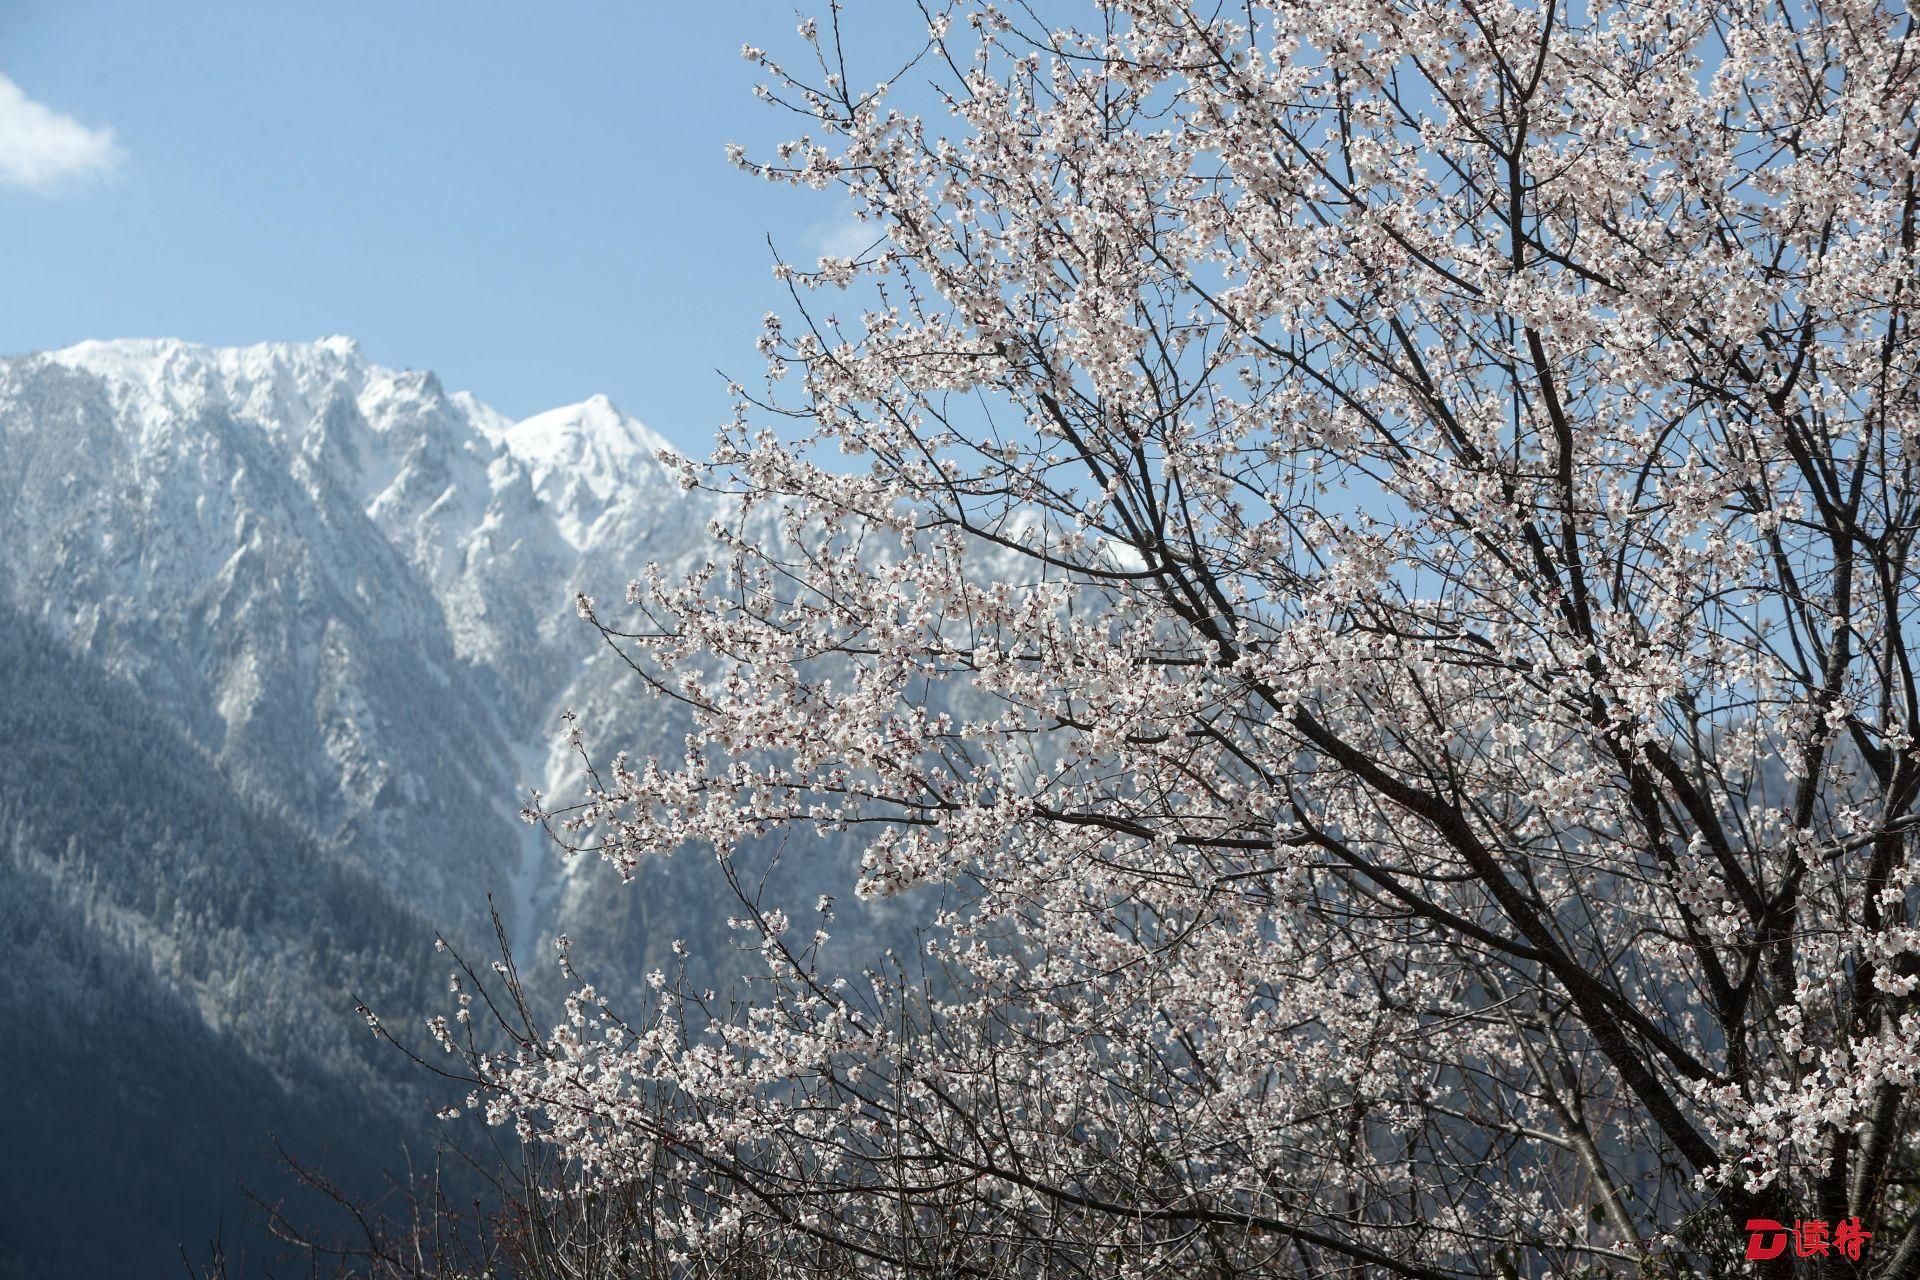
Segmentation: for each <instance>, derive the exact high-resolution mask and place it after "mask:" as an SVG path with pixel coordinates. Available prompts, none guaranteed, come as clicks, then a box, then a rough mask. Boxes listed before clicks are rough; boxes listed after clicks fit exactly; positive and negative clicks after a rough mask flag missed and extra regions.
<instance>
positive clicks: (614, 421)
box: [498, 395, 667, 547]
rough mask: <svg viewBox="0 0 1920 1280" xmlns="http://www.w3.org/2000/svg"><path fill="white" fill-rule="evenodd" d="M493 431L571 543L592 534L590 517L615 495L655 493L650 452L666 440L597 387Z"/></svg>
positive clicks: (659, 482)
mask: <svg viewBox="0 0 1920 1280" xmlns="http://www.w3.org/2000/svg"><path fill="white" fill-rule="evenodd" d="M498 438H499V440H500V441H501V442H502V443H503V444H505V445H506V447H507V451H508V453H509V454H511V455H512V456H513V457H514V458H516V459H518V460H519V461H521V462H522V463H524V464H525V465H526V467H527V468H528V471H529V473H530V478H531V479H532V481H533V487H534V491H535V492H536V493H537V494H539V495H540V499H541V501H542V502H544V503H546V504H547V506H548V508H549V509H550V510H551V511H552V512H553V515H554V518H555V520H556V521H557V522H558V524H559V526H560V530H561V533H562V535H563V536H564V537H565V538H566V539H567V541H568V542H570V543H572V544H573V545H574V546H575V547H584V546H586V545H588V543H590V542H591V541H592V540H593V525H594V524H595V522H596V521H598V520H599V519H600V517H601V516H602V515H603V514H604V513H605V512H606V511H607V510H608V508H609V505H610V504H612V503H613V502H614V501H615V500H616V499H617V498H618V497H619V496H621V495H632V494H635V493H642V492H644V493H658V492H659V491H660V489H661V487H662V486H663V484H664V483H665V474H664V470H663V468H662V467H661V466H660V464H659V462H658V461H656V460H655V455H656V454H658V453H659V452H660V450H662V449H664V448H666V447H667V442H666V441H665V440H663V439H661V438H660V437H659V436H658V435H656V434H655V433H654V432H652V431H650V430H648V429H647V427H646V426H645V425H643V424H642V423H641V422H640V420H639V419H638V418H632V417H629V416H627V415H626V414H624V413H622V412H621V411H620V409H619V408H618V406H616V405H615V404H614V403H613V401H611V400H609V399H608V398H607V397H606V396H603V395H597V396H594V397H592V398H591V399H589V400H584V401H582V402H581V403H579V404H572V405H566V406H564V407H562V408H559V409H549V410H548V411H547V412H545V413H537V414H535V415H534V416H533V417H531V418H526V419H523V420H522V421H520V422H516V423H513V424H512V425H510V426H507V427H505V428H503V429H499V430H498Z"/></svg>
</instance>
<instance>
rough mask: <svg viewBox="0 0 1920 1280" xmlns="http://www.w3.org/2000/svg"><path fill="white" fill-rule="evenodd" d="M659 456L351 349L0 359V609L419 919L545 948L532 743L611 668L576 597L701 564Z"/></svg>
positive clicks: (76, 352) (108, 351)
mask: <svg viewBox="0 0 1920 1280" xmlns="http://www.w3.org/2000/svg"><path fill="white" fill-rule="evenodd" d="M662 447H663V442H662V441H661V439H660V438H659V437H658V436H656V435H654V434H653V433H652V432H650V431H649V430H647V428H646V427H644V426H642V425H641V424H640V423H639V422H637V421H635V420H634V419H632V418H630V417H627V416H626V415H624V414H622V413H621V412H620V411H619V410H618V409H616V408H615V407H614V406H613V405H612V404H611V403H610V402H609V401H607V400H606V399H605V398H604V397H595V398H594V399H591V400H588V401H586V402H584V403H582V404H578V405H573V406H568V407H565V408H561V409H555V410H552V411H550V412H547V413H543V414H539V415H537V416H535V417H533V418H529V419H527V420H525V421H523V422H514V421H511V420H509V419H507V418H505V417H504V416H503V415H500V414H498V413H496V412H494V411H493V410H491V409H489V408H487V407H486V406H485V405H484V404H483V403H481V402H480V401H478V400H477V399H475V398H474V397H472V396H471V395H467V394H464V393H462V394H454V395H450V394H448V393H447V392H446V391H445V389H444V388H443V387H442V386H441V385H440V383H439V380H438V379H437V378H435V377H434V376H433V375H432V374H431V373H423V372H417V371H411V370H394V369H388V368H384V367H382V366H379V365H377V364H373V363H371V362H369V361H368V360H367V359H366V358H365V356H364V355H363V354H362V353H361V351H360V349H359V347H358V346H357V345H356V344H355V343H353V342H352V341H351V340H349V339H345V338H327V339H323V340H321V341H319V342H315V343H267V344H262V345H258V346H252V347H244V348H210V347H202V346H196V345H194V344H190V343H185V342H179V341H174V340H129V341H115V342H85V343H80V344H78V345H76V346H73V347H68V348H66V349H64V350H60V351H54V352H49V353H45V354H41V355H34V356H26V357H20V358H14V359H7V360H0V553H4V556H3V557H0V595H4V597H5V598H6V599H7V600H8V601H10V602H11V603H13V604H14V606H15V607H16V608H18V609H20V610H21V611H22V612H23V613H24V614H26V615H28V616H30V617H36V618H38V619H40V620H41V621H42V622H43V623H44V624H45V625H47V626H48V627H50V628H51V629H52V630H53V631H54V632H55V633H56V634H58V635H59V636H61V637H62V638H63V639H64V640H65V641H66V642H67V643H68V644H69V645H70V646H71V647H72V649H73V650H74V651H75V652H76V653H78V654H81V655H83V656H85V657H87V658H89V659H91V660H92V661H95V662H98V663H99V664H101V666H102V667H103V668H104V669H105V670H106V671H108V672H109V673H111V674H113V675H115V676H119V677H122V678H128V679H132V680H134V681H135V682H136V683H137V684H138V685H139V687H140V688H141V690H142V692H143V693H144V694H145V695H147V696H148V697H149V698H150V699H152V700H153V701H154V702H155V703H156V705H158V706H160V707H162V708H163V709H165V710H166V711H167V712H169V713H170V714H171V715H172V716H173V717H174V718H175V719H176V721H177V723H178V724H179V725H180V726H181V727H182V729H183V730H184V731H185V732H187V733H188V734H189V735H190V736H191V737H192V739H193V740H194V741H195V742H196V743H198V744H199V745H201V746H202V747H204V748H205V749H206V750H208V751H209V753H210V754H212V755H213V757H214V758H216V759H217V760H219V761H220V762H221V764H222V766H223V767H224V768H225V769H226V770H227V771H228V772H229V773H230V774H231V775H232V776H234V777H235V778H236V779H237V780H238V781H240V782H242V783H244V784H245V785H247V786H248V787H250V788H253V789H256V790H258V791H259V792H261V793H263V794H265V795H268V796H270V797H272V798H273V799H274V800H275V802H277V803H282V804H285V805H287V806H289V807H290V808H291V810H292V811H293V812H294V813H296V814H297V815H298V816H299V817H300V818H301V819H302V820H303V821H304V822H305V823H306V824H307V825H308V826H309V827H310V828H311V829H312V830H313V831H314V832H315V833H316V835H317V836H319V837H320V838H322V839H324V840H328V841H332V842H334V843H336V844H338V845H340V846H341V847H343V848H348V849H350V850H352V852H353V853H354V855H355V856H356V857H359V858H361V859H364V860H365V861H366V862H367V864H368V865H369V866H370V868H371V869H373V870H374V871H375V873H376V874H377V875H379V876H381V877H382V878H383V880H385V881H386V882H387V883H389V884H390V885H392V886H393V887H394V888H395V890H396V891H397V892H399V893H400V894H401V895H402V897H403V898H405V899H407V900H410V901H429V902H435V903H439V904H448V905H449V908H450V909H451V910H453V911H454V912H455V913H456V914H458V915H460V916H463V917H464V918H466V919H467V921H468V923H472V922H473V920H474V918H475V916H476V914H477V913H478V912H479V911H481V910H483V909H484V899H483V897H482V895H483V894H484V893H485V892H486V891H487V890H489V889H495V890H499V891H501V892H502V893H503V894H510V895H511V896H512V897H513V898H514V899H516V901H515V902H514V903H512V904H511V905H512V906H513V907H515V908H516V912H515V913H516V914H517V915H518V916H519V917H520V918H519V919H518V920H516V921H515V932H516V934H517V935H520V936H522V937H523V938H525V939H528V940H531V939H532V938H533V937H534V935H535V934H536V933H537V932H539V931H540V930H541V929H542V927H543V926H544V925H545V923H546V922H545V921H543V920H539V919H537V918H535V917H536V915H537V914H538V913H537V911H536V910H535V903H534V900H535V899H537V898H540V897H542V895H543V893H545V894H546V895H547V896H548V897H550V896H551V894H550V889H551V886H552V882H553V881H554V880H555V878H556V877H558V876H561V875H562V874H564V873H563V871H562V870H561V869H560V864H559V863H558V861H557V860H556V859H554V858H553V857H552V855H551V851H550V850H549V849H548V848H546V847H544V846H542V845H539V844H538V842H537V841H536V840H534V839H533V838H532V833H530V832H529V831H528V830H527V829H526V828H525V827H524V826H523V825H522V824H520V823H518V821H517V820H516V819H515V818H514V809H515V805H516V803H517V800H518V798H520V797H524V795H525V793H526V790H527V788H528V787H529V786H534V785H541V786H550V785H552V784H553V783H555V782H558V781H559V780H560V778H559V776H558V775H560V774H561V773H563V772H564V770H565V768H566V767H567V766H566V764H565V762H564V761H563V760H560V759H556V758H544V759H543V758H540V757H541V755H542V750H538V749H537V750H535V751H533V752H531V753H530V752H529V751H528V750H527V747H528V746H529V745H533V744H538V745H539V747H540V748H544V747H545V744H547V743H549V742H550V741H551V740H552V738H553V732H552V730H553V727H554V725H555V724H556V722H557V716H558V713H559V711H560V710H561V708H562V707H564V706H566V705H569V704H570V703H571V702H572V701H575V700H578V698H579V697H580V696H581V691H580V690H578V689H577V688H575V685H576V683H577V681H578V680H579V679H580V677H581V673H582V671H583V669H584V668H583V664H584V663H586V662H587V661H588V660H589V659H591V658H592V656H593V654H594V652H595V650H596V648H597V645H596V644H594V643H593V637H592V636H591V634H590V633H588V632H587V631H586V630H585V628H583V627H582V626H581V624H580V623H579V622H578V620H577V619H576V618H575V617H574V612H573V607H572V595H573V592H574V590H575V589H586V590H590V591H596V592H600V593H609V592H611V593H614V594H617V593H618V592H619V590H620V589H621V587H622V586H623V585H624V583H625V581H626V580H627V578H628V577H630V576H632V574H633V573H634V572H636V571H637V570H638V569H639V567H640V566H641V565H643V564H644V563H645V562H646V561H647V560H649V559H655V558H664V559H668V560H672V559H676V558H681V557H684V556H688V555H693V554H699V553H700V547H701V542H702V539H703V537H704V528H705V524H706V519H707V513H706V511H705V509H704V507H702V506H701V505H700V503H699V502H698V500H696V499H692V498H689V497H687V496H686V495H683V494H682V493H681V491H680V490H679V488H678V486H677V485H676V484H674V483H673V482H672V480H671V478H670V477H669V476H668V475H667V473H666V471H665V469H664V468H663V467H662V466H661V465H660V464H659V463H658V462H657V461H656V460H655V458H654V455H655V453H656V452H657V451H658V450H659V449H660V448H662ZM530 772H531V773H532V774H533V775H535V776H527V775H528V774H529V773H530ZM543 885H544V886H546V888H545V889H543V887H542V886H543ZM454 904H457V905H454Z"/></svg>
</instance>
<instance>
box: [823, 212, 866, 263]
mask: <svg viewBox="0 0 1920 1280" xmlns="http://www.w3.org/2000/svg"><path fill="white" fill-rule="evenodd" d="M885 235H886V232H885V231H883V230H882V229H881V227H880V224H879V223H877V222H861V221H859V220H857V219H856V218H854V216H853V215H852V214H848V215H847V216H846V217H844V218H841V219H839V220H838V221H835V222H820V223H815V224H814V225H813V226H812V227H811V228H809V229H808V232H807V239H808V241H809V242H810V243H811V245H812V247H813V251H814V252H815V253H816V254H820V255H824V256H826V257H831V258H858V257H861V256H862V255H864V254H865V253H866V252H867V251H868V250H869V249H872V248H874V247H875V242H876V241H878V240H880V239H881V238H882V237H883V236H885Z"/></svg>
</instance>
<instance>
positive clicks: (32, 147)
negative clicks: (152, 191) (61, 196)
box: [0, 75, 121, 191]
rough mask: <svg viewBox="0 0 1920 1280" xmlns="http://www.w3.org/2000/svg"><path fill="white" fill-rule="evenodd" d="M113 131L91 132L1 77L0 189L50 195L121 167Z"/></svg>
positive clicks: (100, 130) (4, 77)
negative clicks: (63, 185) (63, 184)
mask: <svg viewBox="0 0 1920 1280" xmlns="http://www.w3.org/2000/svg"><path fill="white" fill-rule="evenodd" d="M120 156H121V151H120V146H119V144H118V143H116V142H115V141H114V140H113V130H111V129H89V128H88V127H87V126H86V125H84V124H81V123H80V122H79V121H78V120H75V119H74V118H73V117H72V116H66V115H61V114H60V113H59V112H58V111H55V110H54V109H53V108H52V107H49V106H45V105H44V104H42V103H38V102H35V101H34V100H33V99H32V98H29V97H28V96H27V95H26V93H25V92H24V91H23V90H22V89H21V88H20V86H19V85H17V84H15V83H14V82H13V81H11V80H9V79H8V78H7V77H6V76H4V75H0V185H6V186H13V187H25V188H26V189H27V190H29V191H47V190H50V189H51V188H52V187H54V186H55V184H57V183H59V182H61V181H63V180H64V179H67V178H79V177H85V176H87V175H89V174H96V173H106V172H108V171H109V170H111V169H112V168H113V167H114V166H115V165H117V164H119V163H120Z"/></svg>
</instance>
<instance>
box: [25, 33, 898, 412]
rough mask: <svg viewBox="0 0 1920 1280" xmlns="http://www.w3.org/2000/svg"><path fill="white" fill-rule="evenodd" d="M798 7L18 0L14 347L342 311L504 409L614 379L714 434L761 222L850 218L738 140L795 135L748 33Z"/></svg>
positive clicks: (345, 324) (747, 324)
mask: <svg viewBox="0 0 1920 1280" xmlns="http://www.w3.org/2000/svg"><path fill="white" fill-rule="evenodd" d="M807 8H808V9H809V11H818V10H822V9H824V4H815V3H811V0H809V3H808V4H807ZM851 8H852V10H853V15H854V17H855V18H856V19H859V20H860V21H861V22H862V26H863V30H865V31H866V32H868V33H871V36H872V44H871V46H870V47H871V48H872V49H874V50H876V51H877V50H881V49H884V50H885V51H886V52H887V53H888V54H889V55H891V54H893V53H897V52H905V51H907V50H908V49H909V48H910V47H911V45H912V42H913V36H914V34H915V32H916V30H917V29H918V26H919V24H918V21H917V14H916V13H915V12H914V11H913V9H912V8H911V6H910V5H908V4H907V3H906V2H905V0H868V3H866V4H860V3H855V4H854V5H852V6H851ZM908 19H913V21H912V22H911V23H909V22H908V21H907V20H908ZM794 23H795V12H794V6H793V4H792V3H790V2H788V3H778V2H773V0H709V2H708V3H705V4H684V3H650V2H648V0H628V2H626V3H605V2H599V0H574V2H571V3H562V4H551V5H547V4H542V5H535V4H529V3H508V2H506V0H464V2H461V3H451V2H446V0H406V2H405V3H398V4H375V3H373V2H372V0H341V2H340V3H335V4H325V5H322V4H281V3H271V4H262V3H258V2H257V0H248V2H245V3H243V2H241V0H198V2H196V3H193V4H187V5H159V4H154V3H151V0H138V2H136V0H0V75H4V76H5V77H6V78H7V81H9V82H11V83H10V84H8V83H5V82H0V279H4V281H5V285H4V289H5V298H6V304H5V306H4V307H0V354H18V353H22V352H26V351H32V350H39V349H44V348H49V347H58V346H64V345H66V344H68V343H71V342H75V341H78V340H80V339H82V338H111V337H156V336H170V337H182V338H187V339H191V340H194V341H200V342H209V343H220V344H226V343H247V342H258V341H263V340H269V339H276V340H279V339H285V340H300V339H310V338H316V337H320V336H323V335H326V334H332V333H345V334H351V335H353V336H354V337H356V338H358V339H360V341H361V343H362V345H363V348H364V349H365V351H366V352H367V354H368V356H369V357H370V358H371V359H373V360H375V361H377V362H379V363H382V364H389V365H394V366H399V367H412V368H430V369H433V370H435V371H437V372H438V373H439V374H440V375H441V377H442V379H443V380H444V381H445V382H446V384H447V385H448V386H449V387H450V388H466V389H469V390H471V391H473V392H474V393H475V394H477V395H478V396H480V398H481V399H483V400H486V401H488V402H489V403H492V404H493V405H495V406H496V407H497V408H499V409H501V410H502V411H504V412H508V413H512V414H516V415H521V414H527V413H532V412H535V411H537V410H539V409H542V408H547V407H550V406H553V405H556V404H562V403H567V402H571V401H576V400H581V399H584V398H586V397H587V396H588V395H591V394H593V393H595V392H604V393H606V394H608V395H611V396H612V397H613V398H614V400H615V401H616V402H618V403H619V404H620V405H621V407H622V408H624V409H626V410H627V411H628V412H630V413H634V414H636V415H638V416H640V417H641V418H643V419H645V420H646V421H647V422H648V423H649V424H650V425H651V426H653V427H654V428H656V429H657V430H659V431H661V432H662V433H663V434H664V435H666V436H667V437H668V438H669V439H671V440H673V441H674V442H675V443H677V444H680V445H682V446H687V447H693V446H703V445H704V444H705V443H706V442H707V441H708V440H709V439H710V437H711V434H712V430H713V428H714V426H715V425H716V424H717V423H718V422H719V421H721V420H722V419H723V418H724V417H725V416H726V413H727V399H726V394H725V385H724V383H723V381H722V380H721V379H720V378H719V377H718V376H717V375H715V374H714V373H713V372H712V370H713V369H714V368H715V367H716V366H719V367H722V368H725V369H726V370H727V372H728V373H730V374H732V375H734V376H735V377H737V378H739V379H740V380H741V381H750V380H751V379H752V378H753V377H755V376H757V374H758V372H759V359H758V357H757V356H756V354H755V353H754V350H753V341H754V338H755V336H756V334H757V332H758V326H759V317H760V316H761V315H762V314H763V313H764V312H766V311H768V310H771V309H780V308H781V305H782V303H783V302H784V301H785V296H784V294H783V293H782V292H781V289H780V286H779V285H777V284H776V282H775V281H774V280H773V279H772V277H771V275H770V274H769V271H768V266H769V262H770V259H769V255H768V249H767V245H766V237H767V236H768V234H770V233H771V234H772V235H773V236H774V237H775V239H776V242H777V243H778V244H779V245H780V246H781V248H782V249H783V250H784V251H786V252H787V253H788V254H789V256H798V255H800V254H803V253H817V252H818V251H819V250H820V248H821V247H822V245H823V244H825V243H827V242H829V241H830V240H832V239H833V238H834V237H835V236H836V235H838V236H840V237H842V238H844V237H845V235H846V230H845V228H846V227H847V224H848V217H847V213H846V206H845V204H844V203H843V201H842V200H841V198H840V197H839V196H838V194H837V193H834V192H810V191H795V190H791V189H787V188H776V187H773V186H771V185H769V184H766V183H763V182H760V181H758V180H756V179H753V178H751V177H749V176H747V175H745V174H742V173H740V172H739V171H737V170H735V169H733V168H732V167H731V166H729V165H728V164H727V163H726V160H725V156H724V148H725V144H726V143H727V142H729V141H739V142H742V143H745V144H747V145H748V146H749V148H755V147H756V144H764V143H767V142H770V141H772V140H774V139H776V138H778V137H781V136H784V132H785V130H786V129H787V127H788V123H789V122H790V121H791V119H792V118H791V117H787V116H784V115H783V114H782V113H780V112H778V111H777V110H776V109H774V108H771V107H768V106H766V105H764V104H762V103H761V102H759V101H758V100H756V99H755V98H754V97H753V96H752V93H751V89H752V85H753V68H751V67H750V66H749V65H748V64H747V63H745V62H743V61H741V59H740V57H739V49H740V45H741V44H742V43H743V42H745V41H749V40H751V41H752V42H753V43H755V44H759V45H764V46H766V47H768V48H771V49H774V50H776V51H779V52H785V51H788V50H790V49H791V46H792V44H793V42H794V37H793V29H794ZM858 71H859V69H858V67H856V75H855V77H854V78H855V83H859V82H861V81H862V80H864V79H867V78H869V77H867V76H864V75H861V74H858ZM872 71H873V74H872V76H871V77H870V78H871V79H874V80H877V79H879V78H881V74H882V68H881V67H880V66H879V65H878V63H877V62H876V63H875V65H874V66H873V67H872ZM758 149H759V150H761V151H762V152H764V150H765V148H764V146H761V147H759V148H758Z"/></svg>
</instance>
